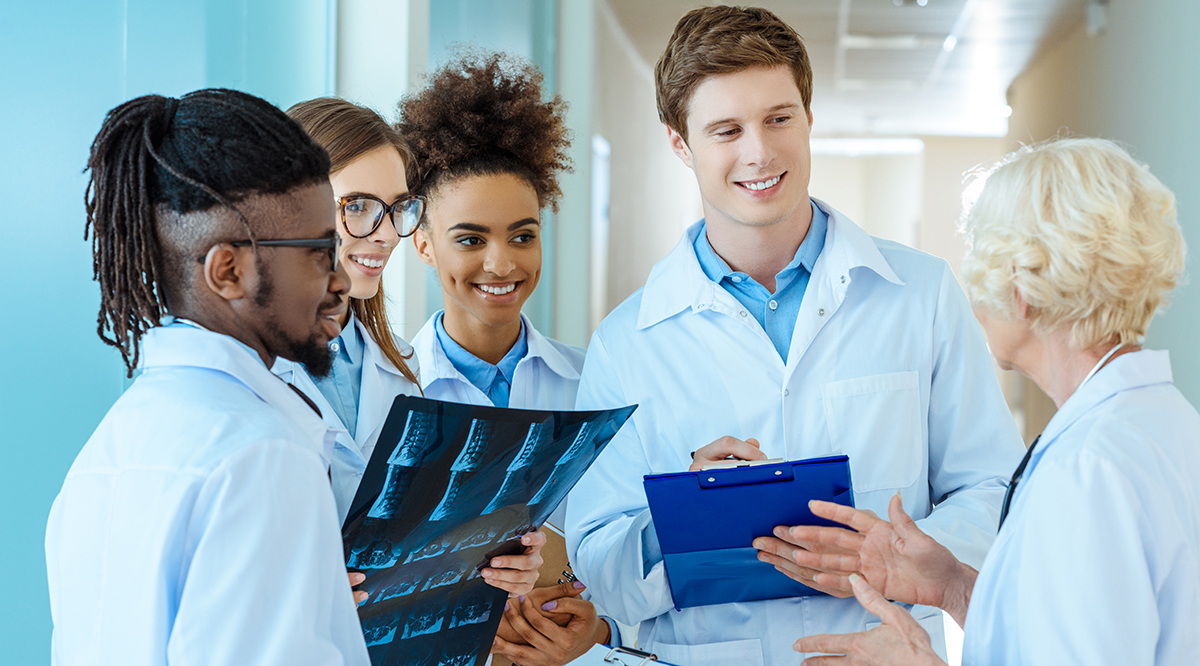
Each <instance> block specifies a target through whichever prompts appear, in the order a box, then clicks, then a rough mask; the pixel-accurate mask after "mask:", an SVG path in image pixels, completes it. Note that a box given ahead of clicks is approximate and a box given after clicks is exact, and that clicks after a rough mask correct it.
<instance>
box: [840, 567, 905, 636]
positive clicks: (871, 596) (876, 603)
mask: <svg viewBox="0 0 1200 666" xmlns="http://www.w3.org/2000/svg"><path fill="white" fill-rule="evenodd" d="M850 588H851V589H853V590H854V598H855V599H858V603H859V604H860V605H862V607H863V608H865V609H867V611H868V612H869V613H871V614H872V615H874V616H875V617H878V618H879V619H880V620H882V621H883V622H885V623H889V624H890V623H892V622H894V621H895V613H897V612H903V611H900V610H899V609H898V608H896V606H895V605H894V604H893V603H892V602H890V601H888V600H887V599H884V598H883V595H882V594H880V593H879V591H878V590H876V589H875V588H873V587H871V584H870V583H868V582H867V579H865V578H863V577H862V576H860V575H858V574H856V573H854V574H850Z"/></svg>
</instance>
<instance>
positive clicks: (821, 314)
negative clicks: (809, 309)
mask: <svg viewBox="0 0 1200 666" xmlns="http://www.w3.org/2000/svg"><path fill="white" fill-rule="evenodd" d="M817 316H818V317H824V316H825V308H821V309H820V310H817Z"/></svg>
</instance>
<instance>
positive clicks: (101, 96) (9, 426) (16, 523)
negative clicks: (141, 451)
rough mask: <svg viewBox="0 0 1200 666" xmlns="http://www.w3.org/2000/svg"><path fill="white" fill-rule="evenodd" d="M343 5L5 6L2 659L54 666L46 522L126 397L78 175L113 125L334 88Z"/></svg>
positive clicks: (262, 1) (257, 1) (290, 99)
mask: <svg viewBox="0 0 1200 666" xmlns="http://www.w3.org/2000/svg"><path fill="white" fill-rule="evenodd" d="M333 2H334V0H253V1H251V0H207V1H204V0H183V1H178V2H170V3H164V2H154V1H152V0H78V1H76V2H67V1H65V0H51V1H48V2H28V1H27V2H4V3H2V4H0V25H3V26H4V39H3V40H0V62H2V63H4V64H3V66H0V91H3V92H2V93H0V201H2V202H3V204H2V205H0V234H2V237H3V239H4V240H3V244H2V245H0V247H3V248H4V250H5V252H4V255H5V256H4V260H3V261H2V262H0V272H2V273H0V274H2V276H3V283H4V284H6V285H8V287H7V289H6V290H5V296H6V297H5V298H4V299H3V300H4V305H3V310H4V312H5V314H4V317H3V324H4V325H3V326H2V327H0V329H2V331H0V342H2V343H3V346H2V347H0V348H2V349H4V350H5V351H6V355H7V358H8V359H9V361H8V362H9V363H10V364H11V365H9V370H8V371H6V372H5V373H4V378H3V383H2V384H0V387H2V391H3V392H2V394H0V409H2V410H3V412H2V413H0V416H2V418H3V423H4V424H5V431H4V433H3V434H2V435H0V442H3V446H2V448H0V450H2V452H3V462H2V463H0V507H2V508H0V662H2V663H5V664H22V665H25V664H46V663H49V661H50V630H51V623H50V604H49V598H48V595H47V591H46V565H45V553H44V551H43V543H44V537H45V526H46V517H47V515H48V513H49V510H50V504H51V502H52V501H53V500H54V496H55V495H56V494H57V492H58V489H59V487H60V486H61V484H62V480H63V477H64V476H65V475H66V472H67V468H68V467H69V466H70V464H71V461H72V460H73V459H74V458H75V455H76V454H77V453H78V452H79V449H80V447H82V446H83V443H84V442H85V441H86V440H87V438H88V436H89V435H90V434H91V431H92V430H93V428H95V426H96V424H97V423H98V422H99V421H100V419H101V417H102V416H103V415H104V413H105V411H107V409H108V408H109V406H110V405H111V404H112V402H113V401H114V400H116V398H117V397H118V396H119V395H120V392H121V390H122V388H123V376H124V372H123V368H122V365H121V360H120V355H119V354H117V352H116V351H115V350H113V349H111V348H108V347H106V346H104V345H103V344H102V343H101V342H100V340H99V338H97V336H96V314H97V310H98V305H99V296H100V295H99V293H98V291H97V286H96V284H95V283H94V282H92V280H91V248H90V244H89V243H87V242H85V241H84V240H83V228H84V207H83V191H84V185H85V183H86V178H85V176H84V175H83V174H82V173H81V171H82V169H83V167H84V164H85V163H86V161H87V153H88V148H89V146H90V145H91V141H92V138H93V137H94V136H95V133H96V131H97V130H98V129H99V127H100V123H101V121H102V120H103V117H104V113H105V112H106V111H107V110H108V109H110V108H112V107H114V106H116V105H117V104H119V103H121V102H122V101H125V100H127V99H129V98H131V97H134V96H137V95H141V94H145V93H150V92H154V93H160V94H170V95H179V94H182V93H184V92H187V91H189V90H194V89H197V88H202V87H208V86H224V87H233V88H239V89H242V90H246V91H248V92H252V93H255V94H258V95H261V96H263V97H266V98H267V99H269V100H271V101H272V102H274V103H276V104H279V105H282V106H286V105H290V104H292V103H294V102H297V101H300V100H302V99H307V98H309V97H314V96H318V95H323V94H327V93H328V92H329V91H331V90H332V75H331V72H332V71H333V70H332V68H331V65H332V64H333V63H332V57H331V53H332V47H333V43H332V37H331V35H332V34H334V33H333V32H332V31H331V30H330V28H331V25H330V18H329V17H330V16H331V7H332V5H333Z"/></svg>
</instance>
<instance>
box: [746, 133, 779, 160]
mask: <svg viewBox="0 0 1200 666" xmlns="http://www.w3.org/2000/svg"><path fill="white" fill-rule="evenodd" d="M743 137H744V138H743V141H742V159H743V160H745V162H746V164H748V165H752V166H758V167H765V166H767V165H769V164H770V163H771V162H772V161H773V160H774V159H775V146H774V144H773V143H772V142H771V136H770V134H769V133H768V132H767V129H766V128H765V127H755V128H749V129H747V130H746V132H745V134H744V135H743Z"/></svg>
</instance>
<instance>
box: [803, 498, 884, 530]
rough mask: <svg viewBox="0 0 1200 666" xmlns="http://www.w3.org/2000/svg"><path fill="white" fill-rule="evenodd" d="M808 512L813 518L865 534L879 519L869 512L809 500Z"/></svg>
mask: <svg viewBox="0 0 1200 666" xmlns="http://www.w3.org/2000/svg"><path fill="white" fill-rule="evenodd" d="M808 510H809V511H812V512H813V515H814V516H817V517H819V518H824V519H826V520H832V521H833V522H835V523H841V524H843V525H845V526H847V527H849V528H850V529H853V530H855V531H858V532H866V531H867V530H869V529H871V527H872V526H873V525H875V523H877V522H879V518H878V517H877V516H876V515H875V514H874V513H872V512H870V511H864V510H862V509H855V508H854V507H852V506H846V505H844V504H835V503H833V502H825V501H823V500H810V501H809V503H808Z"/></svg>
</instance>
